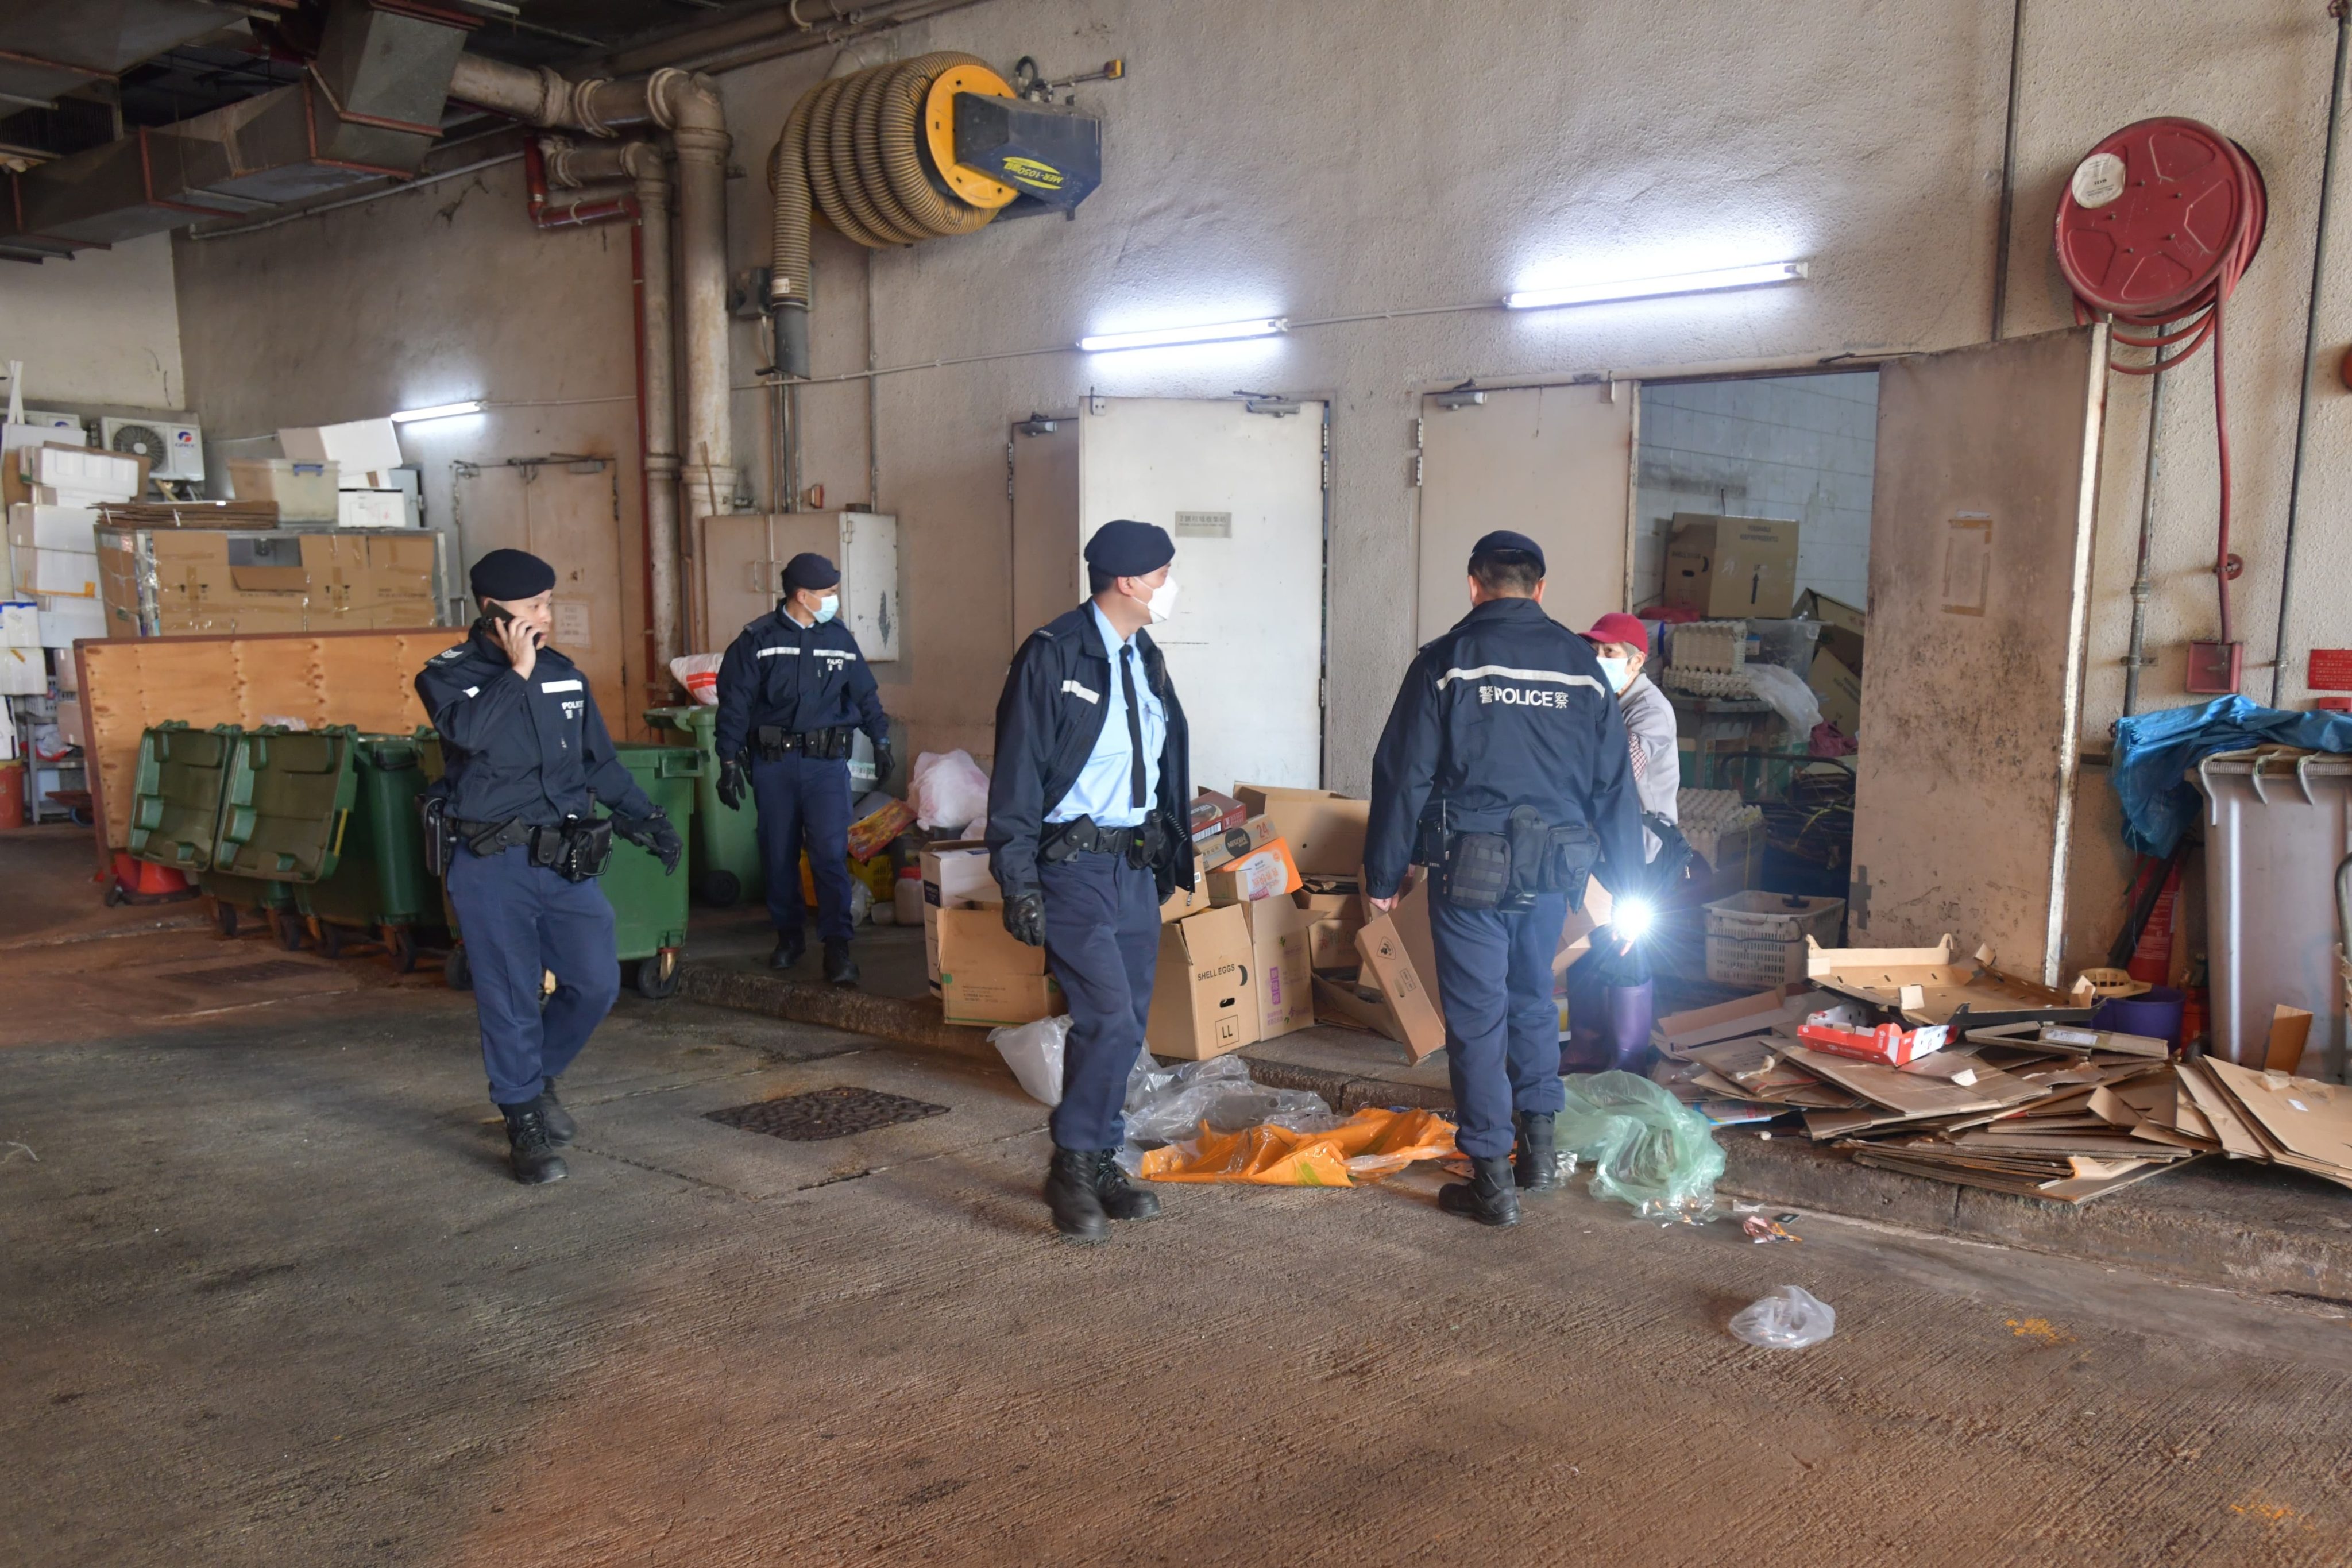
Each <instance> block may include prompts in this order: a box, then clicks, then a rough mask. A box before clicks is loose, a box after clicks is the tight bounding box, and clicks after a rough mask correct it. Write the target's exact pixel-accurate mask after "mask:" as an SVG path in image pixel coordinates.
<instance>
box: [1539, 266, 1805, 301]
mask: <svg viewBox="0 0 2352 1568" xmlns="http://www.w3.org/2000/svg"><path fill="white" fill-rule="evenodd" d="M1810 265H1811V264H1810V263H1808V262H1803V261H1768V262H1765V263H1763V264H1761V265H1759V266H1756V267H1725V268H1718V269H1717V270H1715V271H1712V272H1675V273H1670V274H1668V275H1667V276H1665V277H1664V278H1622V279H1617V280H1616V281H1614V282H1610V283H1571V284H1570V285H1568V286H1567V287H1566V288H1562V289H1524V290H1522V291H1521V292H1519V293H1517V294H1513V295H1512V296H1510V297H1509V298H1508V299H1507V300H1504V301H1503V303H1504V304H1506V305H1508V306H1509V307H1510V308H1511V309H1512V310H1544V309H1546V308H1548V307H1549V306H1553V305H1597V304H1600V303H1601V301H1603V300H1648V299H1653V298H1654V297H1656V296H1658V295H1661V294H1704V293H1707V292H1710V291H1712V290H1714V289H1754V288H1757V287H1759V285H1763V284H1767V283H1793V282H1795V281H1796V280H1797V279H1800V278H1802V277H1803V276H1805V273H1806V269H1807V268H1808V267H1809V266H1810Z"/></svg>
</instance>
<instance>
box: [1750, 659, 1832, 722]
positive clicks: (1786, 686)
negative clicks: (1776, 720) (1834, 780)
mask: <svg viewBox="0 0 2352 1568" xmlns="http://www.w3.org/2000/svg"><path fill="white" fill-rule="evenodd" d="M1746 674H1747V676H1748V684H1749V685H1750V686H1753V687H1754V688H1755V689H1756V697H1757V700H1759V701H1760V702H1763V703H1766V704H1768V705H1769V707H1770V708H1771V710H1772V711H1773V712H1775V713H1778V714H1779V715H1780V720H1781V721H1782V722H1783V723H1785V724H1787V725H1788V726H1789V728H1790V729H1791V730H1793V731H1796V732H1797V734H1798V735H1799V736H1800V737H1802V736H1806V735H1810V734H1811V733H1812V732H1813V726H1814V725H1816V724H1818V723H1820V722H1821V721H1822V700H1821V699H1820V698H1819V697H1816V696H1815V695H1813V689H1812V688H1811V687H1810V686H1808V685H1806V684H1805V683H1804V681H1803V680H1801V679H1799V678H1798V675H1797V672H1796V671H1795V670H1793V669H1783V668H1780V666H1779V665H1777V664H1751V665H1749V666H1748V668H1747V670H1746Z"/></svg>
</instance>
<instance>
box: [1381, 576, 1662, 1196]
mask: <svg viewBox="0 0 2352 1568" xmlns="http://www.w3.org/2000/svg"><path fill="white" fill-rule="evenodd" d="M1543 589H1544V556H1543V550H1542V549H1541V547H1540V546H1538V544H1537V543H1536V542H1535V541H1533V540H1531V539H1529V538H1528V537H1527V536H1526V535H1525V534H1521V533H1514V532H1511V531H1507V530H1505V531H1496V532H1494V533H1489V534H1487V535H1486V537H1485V538H1483V539H1481V540H1479V541H1478V542H1477V543H1476V544H1475V546H1473V547H1472V549H1471V552H1470V613H1469V614H1468V615H1466V616H1464V617H1463V618H1462V619H1461V620H1460V621H1458V622H1456V623H1455V624H1454V627H1453V629H1452V630H1450V631H1448V632H1446V633H1445V634H1444V636H1443V637H1438V638H1437V639H1436V640H1435V641H1433V642H1432V643H1430V644H1429V645H1428V646H1427V647H1423V649H1422V650H1421V652H1420V655H1419V656H1418V657H1417V658H1414V659H1413V661H1412V668H1410V669H1408V670H1407V671H1406V672H1405V678H1404V687H1403V689H1402V690H1401V691H1399V692H1398V693H1397V700H1396V706H1395V707H1394V708H1393V709H1392V710H1391V711H1390V713H1389V721H1388V728H1387V730H1386V731H1383V732H1382V734H1381V743H1380V749H1379V751H1378V752H1376V753H1375V754H1374V756H1373V759H1372V804H1371V822H1370V831H1369V835H1368V837H1367V838H1366V840H1365V848H1364V892H1365V895H1366V897H1367V898H1368V899H1369V900H1370V903H1371V905H1372V907H1373V908H1374V909H1375V910H1382V911H1385V910H1390V909H1391V908H1393V907H1394V906H1395V903H1396V899H1397V894H1398V892H1399V890H1400V889H1401V887H1402V882H1403V879H1404V874H1405V868H1406V865H1407V863H1408V862H1409V861H1413V860H1419V861H1421V862H1423V864H1426V865H1429V866H1431V867H1432V868H1433V879H1434V885H1433V887H1432V889H1431V895H1432V896H1431V899H1430V905H1429V924H1430V934H1431V936H1432V937H1433V939H1434V941H1435V945H1436V949H1437V984H1438V991H1439V993H1440V1000H1441V1002H1442V1003H1443V1005H1444V1014H1445V1045H1446V1063H1447V1071H1448V1075H1449V1076H1450V1077H1451V1078H1452V1079H1453V1083H1454V1109H1455V1112H1456V1114H1457V1116H1458V1117H1459V1119H1460V1130H1459V1131H1458V1132H1457V1134H1456V1136H1455V1140H1454V1142H1455V1143H1456V1144H1457V1145H1458V1146H1459V1147H1460V1149H1461V1151H1462V1152H1464V1153H1465V1154H1467V1155H1468V1156H1469V1157H1470V1163H1471V1167H1472V1170H1473V1172H1474V1174H1473V1176H1472V1178H1471V1180H1470V1181H1468V1182H1467V1183H1455V1184H1451V1185H1448V1186H1446V1187H1444V1188H1443V1189H1441V1190H1440V1192H1439V1194H1438V1202H1439V1204H1440V1205H1441V1206H1443V1207H1444V1209H1445V1211H1446V1212H1447V1213H1448V1214H1458V1215H1467V1216H1469V1217H1470V1218H1472V1219H1475V1220H1477V1221H1479V1222H1481V1223H1482V1224H1486V1225H1512V1224H1516V1223H1517V1220H1518V1217H1519V1203H1518V1194H1517V1191H1516V1188H1517V1187H1526V1188H1528V1189H1530V1190H1535V1191H1548V1190H1549V1189H1552V1188H1555V1187H1557V1186H1559V1184H1560V1175H1559V1163H1558V1158H1557V1154H1556V1152H1555V1149H1554V1144H1553V1139H1552V1118H1553V1117H1554V1116H1555V1115H1556V1114H1557V1113H1558V1112H1559V1109H1560V1106H1561V1104H1562V1103H1563V1100H1562V1096H1561V1092H1560V1083H1559V1024H1558V1017H1557V1015H1556V1014H1555V1013H1554V1012H1553V1010H1552V981H1551V961H1552V954H1553V951H1554V949H1555V948H1557V947H1558V945H1559V932H1560V927H1561V926H1562V924H1563V923H1565V921H1566V919H1567V910H1568V909H1569V907H1570V905H1571V904H1573V905H1575V906H1577V907H1581V904H1582V900H1583V891H1584V883H1585V878H1586V875H1587V873H1589V872H1590V871H1591V869H1593V868H1594V867H1595V866H1596V864H1597V865H1598V866H1599V867H1600V868H1601V869H1602V871H1603V873H1604V876H1605V878H1606V879H1608V881H1609V882H1610V886H1611V888H1612V890H1617V889H1620V888H1622V887H1623V886H1625V885H1627V882H1628V879H1631V878H1637V877H1638V876H1639V874H1640V868H1641V867H1642V825H1641V814H1640V807H1639V804H1638V799H1637V797H1636V795H1635V793H1634V786H1633V768H1632V765H1631V760H1630V757H1629V754H1628V752H1627V750H1626V740H1625V721H1624V720H1623V719H1622V717H1621V716H1620V715H1619V712H1618V708H1617V699H1616V694H1615V693H1614V692H1613V691H1612V690H1611V689H1610V686H1609V682H1608V680H1607V679H1606V678H1605V677H1604V675H1603V673H1602V671H1601V664H1600V661H1599V660H1598V659H1596V658H1594V656H1593V652H1592V648H1591V645H1589V644H1588V643H1586V642H1585V640H1584V639H1583V638H1582V637H1579V636H1577V635H1576V634H1575V633H1574V632H1571V631H1570V630H1568V629H1567V628H1566V627H1565V626H1560V625H1559V623H1558V622H1556V621H1554V620H1553V619H1552V618H1551V617H1550V616H1548V615H1546V614H1545V613H1544V610H1543V603H1542V601H1543ZM1514 1112H1516V1113H1517V1116H1516V1122H1517V1138H1516V1140H1515V1139H1514V1137H1513V1131H1514ZM1515 1142H1516V1154H1517V1170H1516V1172H1515V1171H1514V1169H1513V1161H1512V1158H1511V1156H1512V1155H1513V1153H1514V1152H1515V1151H1514V1144H1515Z"/></svg>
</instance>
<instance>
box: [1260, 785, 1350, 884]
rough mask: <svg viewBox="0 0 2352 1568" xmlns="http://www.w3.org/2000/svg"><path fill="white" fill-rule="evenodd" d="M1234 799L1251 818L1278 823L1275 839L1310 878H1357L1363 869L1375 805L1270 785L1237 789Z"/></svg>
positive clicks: (1333, 795)
mask: <svg viewBox="0 0 2352 1568" xmlns="http://www.w3.org/2000/svg"><path fill="white" fill-rule="evenodd" d="M1234 795H1235V796H1236V797H1238V798H1239V799H1240V801H1241V803H1242V805H1244V806H1245V807H1247V808H1248V810H1249V815H1250V816H1265V817H1270V818H1272V819H1273V825H1274V831H1275V835H1276V837H1279V838H1281V839H1282V840H1284V841H1285V842H1286V843H1287V844H1288V845H1289V846H1290V863H1291V864H1292V865H1294V866H1296V867H1297V868H1298V869H1299V870H1300V871H1302V872H1304V873H1305V874H1306V875H1307V876H1310V877H1316V876H1324V877H1353V876H1355V875H1356V874H1357V872H1358V871H1359V870H1360V868H1362V866H1363V864H1364V831H1365V828H1366V827H1367V826H1368V825H1369V824H1370V821H1371V810H1372V803H1371V802H1370V801H1368V800H1355V799H1351V798H1349V796H1347V795H1335V794H1333V793H1332V792H1331V791H1329V790H1324V789H1281V788H1277V787H1276V786H1274V785H1271V784H1236V785H1234Z"/></svg>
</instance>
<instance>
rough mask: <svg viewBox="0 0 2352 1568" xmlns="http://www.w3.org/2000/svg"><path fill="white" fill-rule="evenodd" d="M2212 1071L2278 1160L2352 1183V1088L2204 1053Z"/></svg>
mask: <svg viewBox="0 0 2352 1568" xmlns="http://www.w3.org/2000/svg"><path fill="white" fill-rule="evenodd" d="M2202 1066H2203V1068H2204V1070H2205V1071H2206V1072H2208V1073H2210V1074H2211V1075H2212V1077H2213V1079H2214V1081H2216V1082H2217V1083H2219V1084H2220V1085H2221V1088H2222V1089H2223V1090H2225V1091H2226V1092H2227V1093H2228V1094H2229V1096H2230V1098H2231V1100H2232V1101H2233V1102H2234V1103H2235V1106H2236V1108H2237V1110H2239V1111H2241V1112H2242V1114H2243V1116H2244V1117H2245V1119H2246V1121H2248V1123H2249V1124H2250V1126H2251V1127H2252V1129H2254V1130H2257V1131H2259V1133H2260V1135H2261V1136H2262V1137H2263V1140H2264V1142H2267V1143H2269V1144H2271V1145H2273V1146H2274V1147H2275V1148H2276V1150H2277V1153H2276V1155H2275V1156H2274V1157H2275V1158H2276V1159H2277V1161H2278V1162H2279V1163H2281V1164H2284V1165H2293V1166H2294V1167H2295V1169H2297V1170H2300V1171H2308V1172H2310V1173H2312V1174H2313V1175H2315V1176H2324V1177H2326V1179H2327V1180H2329V1181H2332V1182H2340V1183H2342V1184H2346V1185H2347V1186H2352V1089H2347V1088H2346V1087H2345V1086H2344V1085H2342V1084H2337V1083H2321V1082H2319V1081H2318V1080H2317V1079H2307V1078H2295V1077H2293V1076H2292V1075H2290V1074H2287V1073H2283V1072H2256V1071H2254V1070H2253V1069H2252V1068H2242V1067H2240V1066H2238V1065H2237V1064H2236V1063H2235V1062H2225V1061H2222V1060H2221V1058H2217V1057H2207V1058H2205V1059H2204V1062H2203V1064H2202Z"/></svg>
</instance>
